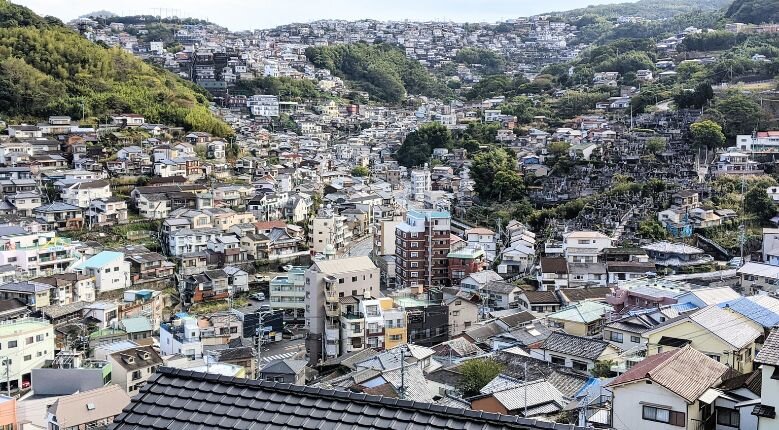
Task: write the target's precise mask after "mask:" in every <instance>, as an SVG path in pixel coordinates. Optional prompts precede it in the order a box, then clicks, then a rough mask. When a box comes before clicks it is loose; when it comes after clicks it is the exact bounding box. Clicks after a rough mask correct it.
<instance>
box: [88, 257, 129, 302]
mask: <svg viewBox="0 0 779 430" xmlns="http://www.w3.org/2000/svg"><path fill="white" fill-rule="evenodd" d="M74 270H75V271H76V272H78V273H79V274H81V275H87V276H94V277H95V289H96V290H97V292H98V293H102V292H106V291H113V290H118V289H125V288H129V287H130V285H131V280H130V263H128V262H127V261H125V259H124V253H121V252H115V251H102V252H100V253H99V254H97V255H95V256H93V257H91V258H89V259H88V260H86V261H84V262H82V263H79V264H77V265H76V266H75V267H74Z"/></svg>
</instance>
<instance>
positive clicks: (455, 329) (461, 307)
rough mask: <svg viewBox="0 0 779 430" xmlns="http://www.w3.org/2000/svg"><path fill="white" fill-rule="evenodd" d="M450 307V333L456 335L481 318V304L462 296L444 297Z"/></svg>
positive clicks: (445, 302)
mask: <svg viewBox="0 0 779 430" xmlns="http://www.w3.org/2000/svg"><path fill="white" fill-rule="evenodd" d="M444 304H445V305H446V306H447V307H448V308H449V335H450V336H452V337H454V336H456V335H458V334H460V333H462V332H465V331H466V330H468V329H470V328H471V326H473V325H474V324H476V322H477V321H478V320H479V305H478V304H476V303H474V302H472V301H470V300H466V299H464V298H462V297H460V296H452V297H449V298H444Z"/></svg>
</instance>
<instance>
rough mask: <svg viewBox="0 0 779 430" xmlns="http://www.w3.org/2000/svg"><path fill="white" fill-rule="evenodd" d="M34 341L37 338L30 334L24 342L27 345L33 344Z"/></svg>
mask: <svg viewBox="0 0 779 430" xmlns="http://www.w3.org/2000/svg"><path fill="white" fill-rule="evenodd" d="M33 342H35V338H34V337H32V336H30V337H28V338H26V339H25V340H24V344H25V345H29V344H31V343H33Z"/></svg>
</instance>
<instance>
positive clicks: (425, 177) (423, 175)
mask: <svg viewBox="0 0 779 430" xmlns="http://www.w3.org/2000/svg"><path fill="white" fill-rule="evenodd" d="M410 176H411V191H410V193H409V194H410V196H409V197H411V199H413V200H416V201H418V202H421V201H424V200H425V193H426V192H428V191H430V190H432V189H433V188H432V184H433V183H432V180H431V178H430V171H429V170H427V166H425V169H424V170H412V171H411V175H410Z"/></svg>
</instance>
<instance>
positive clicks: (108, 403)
mask: <svg viewBox="0 0 779 430" xmlns="http://www.w3.org/2000/svg"><path fill="white" fill-rule="evenodd" d="M55 399H56V400H54V403H53V404H52V405H51V406H49V407H48V408H47V410H46V419H47V421H48V428H50V429H70V428H75V429H81V428H101V427H104V426H108V425H110V424H111V423H112V422H113V421H114V418H115V417H116V416H117V415H119V414H121V413H122V409H124V408H125V407H126V406H127V405H129V404H130V396H128V395H127V393H126V392H125V391H124V390H123V389H122V387H120V386H118V385H106V386H105V387H101V388H96V389H94V390H88V391H83V392H77V393H75V394H71V395H69V396H62V397H55Z"/></svg>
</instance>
